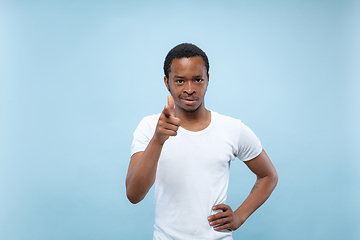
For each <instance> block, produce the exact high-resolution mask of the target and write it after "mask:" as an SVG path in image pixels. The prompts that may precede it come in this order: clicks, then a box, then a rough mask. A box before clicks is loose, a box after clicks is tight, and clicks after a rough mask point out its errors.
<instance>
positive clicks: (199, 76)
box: [193, 75, 203, 78]
mask: <svg viewBox="0 0 360 240" xmlns="http://www.w3.org/2000/svg"><path fill="white" fill-rule="evenodd" d="M202 77H203V75H197V76H193V78H202Z"/></svg>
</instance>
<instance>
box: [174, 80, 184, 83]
mask: <svg viewBox="0 0 360 240" xmlns="http://www.w3.org/2000/svg"><path fill="white" fill-rule="evenodd" d="M175 82H176V83H183V82H184V80H181V79H178V80H176V81H175Z"/></svg>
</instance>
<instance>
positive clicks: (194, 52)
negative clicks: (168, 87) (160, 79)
mask: <svg viewBox="0 0 360 240" xmlns="http://www.w3.org/2000/svg"><path fill="white" fill-rule="evenodd" d="M196 56H199V57H201V58H202V59H203V60H204V63H205V67H206V71H207V74H209V67H210V66H209V60H208V57H207V56H206V54H205V53H204V51H203V50H201V49H200V48H198V47H197V46H195V45H194V44H191V43H181V44H179V45H177V46H175V47H174V48H173V49H171V50H170V51H169V53H168V54H167V55H166V58H165V62H164V73H165V76H166V77H167V78H169V72H170V71H171V68H170V67H171V63H172V61H173V59H180V58H184V57H185V58H190V57H196Z"/></svg>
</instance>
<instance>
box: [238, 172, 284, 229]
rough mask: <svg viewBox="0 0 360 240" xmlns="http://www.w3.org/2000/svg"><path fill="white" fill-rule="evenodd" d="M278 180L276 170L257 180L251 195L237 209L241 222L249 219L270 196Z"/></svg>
mask: <svg viewBox="0 0 360 240" xmlns="http://www.w3.org/2000/svg"><path fill="white" fill-rule="evenodd" d="M277 181H278V176H277V174H276V172H275V173H274V174H271V175H268V176H265V177H262V178H258V179H257V180H256V183H255V185H254V186H253V188H252V189H251V192H250V194H249V196H248V197H247V198H246V199H245V201H244V202H243V203H242V204H241V205H240V207H238V209H236V211H235V214H236V215H238V217H239V219H240V221H241V224H243V223H244V222H245V221H246V219H248V218H249V217H250V215H251V214H252V213H253V212H255V211H256V209H258V208H259V207H260V206H261V205H262V204H263V203H264V202H265V201H266V200H267V199H268V198H269V196H270V195H271V193H272V191H273V190H274V188H275V187H276V184H277Z"/></svg>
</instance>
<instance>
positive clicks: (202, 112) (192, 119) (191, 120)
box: [175, 107, 211, 132]
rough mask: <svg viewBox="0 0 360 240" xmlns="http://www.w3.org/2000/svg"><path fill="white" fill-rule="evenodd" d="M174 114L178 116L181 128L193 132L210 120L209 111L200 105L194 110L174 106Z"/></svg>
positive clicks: (203, 127)
mask: <svg viewBox="0 0 360 240" xmlns="http://www.w3.org/2000/svg"><path fill="white" fill-rule="evenodd" d="M175 116H176V117H178V118H180V120H181V127H182V128H185V129H186V130H189V131H194V132H197V131H201V130H203V129H205V128H206V127H207V126H209V124H210V122H211V112H210V111H209V110H207V109H206V108H205V107H200V108H199V109H197V110H196V111H195V112H186V111H184V110H183V109H176V108H175Z"/></svg>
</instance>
